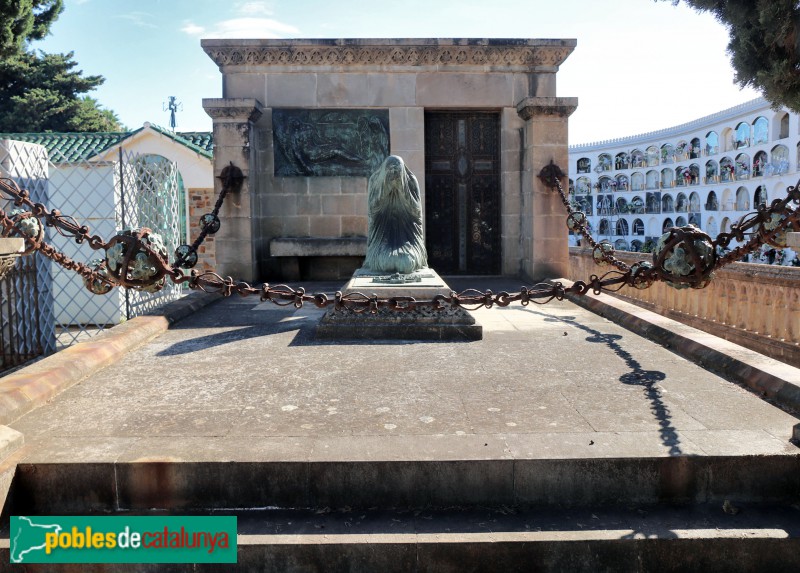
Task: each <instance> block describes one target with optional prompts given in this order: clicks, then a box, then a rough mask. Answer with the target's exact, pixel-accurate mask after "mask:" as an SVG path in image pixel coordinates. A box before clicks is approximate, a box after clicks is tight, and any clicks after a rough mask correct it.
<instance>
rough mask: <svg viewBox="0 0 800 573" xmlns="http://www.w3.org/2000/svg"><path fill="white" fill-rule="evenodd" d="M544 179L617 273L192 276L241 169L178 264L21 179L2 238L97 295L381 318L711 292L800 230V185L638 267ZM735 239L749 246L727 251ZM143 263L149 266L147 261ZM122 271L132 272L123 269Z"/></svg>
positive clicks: (10, 190)
mask: <svg viewBox="0 0 800 573" xmlns="http://www.w3.org/2000/svg"><path fill="white" fill-rule="evenodd" d="M539 178H540V179H541V180H542V182H543V183H544V185H545V186H546V187H548V188H549V189H551V190H555V191H556V192H557V193H558V194H559V196H560V199H561V202H562V203H563V204H564V207H565V209H566V212H567V226H568V228H569V229H571V230H573V231H575V232H577V233H579V234H580V235H581V236H582V237H583V238H584V239H585V240H586V242H587V243H588V244H589V245H590V246H591V247H592V249H593V250H592V256H593V258H594V260H595V262H596V263H597V264H598V265H600V266H602V265H611V266H613V267H615V269H616V270H611V271H608V272H606V273H605V274H600V275H597V274H594V275H592V276H591V277H589V280H588V282H584V281H576V282H574V283H573V284H572V285H571V286H568V287H567V286H565V285H564V284H563V283H560V282H547V283H538V284H535V285H533V286H531V287H522V288H521V289H520V291H519V292H513V293H509V292H506V291H502V292H499V293H493V292H492V291H491V290H487V291H485V292H484V291H480V290H476V289H467V290H465V291H462V292H460V293H457V292H454V291H453V292H451V293H450V295H449V296H445V295H437V296H434V297H433V298H431V299H428V300H417V299H415V298H414V297H410V296H402V297H390V298H378V297H377V296H376V295H372V296H368V295H366V294H362V293H347V294H343V293H342V292H341V291H338V292H336V293H335V294H333V296H330V295H328V294H325V293H314V294H308V293H306V292H305V289H303V288H298V289H294V288H292V287H290V286H288V285H285V284H279V285H274V286H273V285H270V284H269V283H264V284H262V285H261V286H253V285H250V284H249V283H247V282H243V281H236V280H234V279H233V278H231V277H222V276H220V275H219V274H217V273H215V272H213V271H205V272H197V271H194V270H192V271H191V273H190V274H189V275H186V274H185V273H184V272H183V270H181V269H182V268H184V269H189V268H191V267H193V266H194V265H195V264H196V263H197V253H198V249H199V247H200V245H201V244H202V243H203V241H204V240H205V239H206V237H207V236H208V235H210V234H214V233H216V232H217V231H218V230H219V228H220V219H219V211H220V209H221V208H222V205H223V202H224V200H225V197H226V196H227V195H228V194H229V193H236V192H238V191H239V190H240V189H241V186H242V182H243V180H244V176H243V174H242V171H241V170H240V169H239V168H238V167H236V166H235V165H233V163H231V164H230V165H228V166H227V167H225V168H224V169H223V170H222V173H221V174H220V176H219V179H220V180H221V183H222V189H221V191H220V194H219V196H218V198H217V201H216V204H215V205H214V209H213V211H212V212H211V213H208V214H206V215H203V216H202V217H201V225H200V226H201V230H200V233H199V235H198V236H197V238H196V239H195V240H194V241H193V242H192V244H191V245H181V246H180V247H178V249H177V250H176V252H175V262H174V263H173V264H170V263H169V261H168V260H167V257H166V253H165V252H164V251H162V250H160V248H159V245H158V241H159V240H160V239H159V238H157V234H155V233H153V232H152V231H150V230H149V229H137V230H134V231H131V230H125V231H122V232H121V233H119V234H117V235H116V236H115V237H113V238H112V239H111V240H110V241H107V242H106V241H104V240H103V239H102V237H99V236H97V235H91V234H90V232H89V228H88V227H86V226H82V225H78V223H77V222H76V221H75V219H73V218H72V217H69V216H65V215H62V214H61V212H60V211H58V210H56V209H54V210H52V211H48V210H47V208H46V207H45V206H44V205H42V204H41V203H33V202H32V201H31V200H30V195H29V193H28V192H27V191H26V190H23V189H20V188H19V186H18V185H17V184H16V182H14V181H13V180H11V179H0V196H2V195H5V196H7V198H8V199H10V200H12V201H13V204H14V206H16V207H18V208H20V207H22V208H24V209H16V210H14V211H12V212H11V213H10V214H9V213H6V212H5V211H4V210H2V209H0V225H2V229H0V236H3V237H8V236H19V237H22V238H23V239H25V242H26V249H25V254H28V253H31V252H34V251H38V252H40V253H42V255H44V256H46V257H48V258H50V259H52V260H53V261H55V262H56V263H58V264H59V265H61V266H62V267H64V268H66V269H68V270H72V271H75V272H77V273H79V274H80V275H81V276H82V277H83V278H84V281H85V283H86V284H87V287H90V285H91V287H90V290H92V291H93V292H96V293H105V292H108V291H109V290H110V288H111V287H113V286H120V287H126V288H142V289H146V288H149V287H152V286H153V285H154V284H155V285H156V287H157V288H160V286H158V284H156V283H158V281H160V284H161V285H163V281H164V279H165V278H166V277H169V279H170V280H172V281H173V282H174V283H176V284H177V283H186V284H187V286H188V287H189V288H190V289H193V290H201V291H204V292H212V293H219V294H220V295H222V296H226V297H227V296H232V295H234V294H237V295H239V296H242V297H245V296H258V297H259V298H260V300H261V301H269V302H272V303H274V304H276V305H279V306H289V305H292V306H294V307H296V308H300V307H302V306H303V305H304V304H313V305H314V306H316V307H318V308H327V307H334V308H337V309H340V310H341V309H347V310H349V311H352V312H356V313H364V312H369V313H376V312H378V311H379V310H380V309H384V308H385V309H389V310H391V311H394V312H409V311H414V310H417V309H421V308H427V309H430V310H434V311H443V310H447V309H450V308H456V307H461V308H465V309H467V310H476V309H478V308H491V307H493V306H500V307H505V306H508V305H510V304H512V303H516V302H519V303H520V304H522V305H523V306H527V305H528V304H530V303H534V304H546V303H548V302H550V301H552V300H554V299H555V300H562V299H563V298H564V297H565V296H567V295H569V294H575V295H584V294H586V293H587V292H589V291H592V292H593V293H595V294H600V293H601V292H616V291H618V290H620V289H622V288H623V287H624V286H632V287H635V288H640V289H642V288H648V287H649V286H651V285H652V284H653V283H655V282H657V281H663V282H666V283H667V284H668V285H670V286H674V287H677V288H684V287H686V286H691V287H692V288H703V287H705V286H706V285H707V284H708V283H709V282H710V281H711V280H712V278H713V272H714V271H715V270H717V269H719V268H722V267H723V266H725V265H728V264H730V263H733V262H735V261H738V260H740V259H741V258H742V257H744V256H745V255H747V254H750V253H752V252H754V251H756V250H757V249H759V248H760V247H761V246H762V245H764V244H768V245H772V246H775V247H781V246H785V245H786V233H787V232H788V231H791V230H800V209H798V206H800V182H799V184H798V185H795V186H793V187H789V188H788V189H787V195H786V197H785V198H783V199H776V200H774V201H773V202H772V203H771V204H770V206H769V207H767V206H766V205H761V206H759V208H758V210H757V211H756V212H754V213H749V214H747V215H745V216H743V217H742V218H741V219H740V220H739V221H738V222H737V223H735V224H733V225H731V228H730V231H729V232H727V233H721V234H720V235H718V236H717V238H716V239H714V240H713V241H712V240H711V239H710V237H708V235H706V234H705V233H703V232H702V231H700V230H699V229H697V228H696V227H694V226H691V225H688V226H686V227H680V228H678V227H673V228H672V229H669V230H668V231H667V232H666V233H665V234H664V235H662V237H661V238H660V239H659V241H658V245H657V247H656V249H655V251H654V253H653V262H652V263H651V262H648V261H639V262H637V263H635V264H633V265H630V266H629V265H627V264H626V263H624V262H623V261H621V260H620V259H618V258H617V257H615V256H614V247H613V245H611V243H609V242H607V241H601V242H598V241H596V240H595V239H594V237H592V235H591V234H590V233H589V228H588V219H587V217H586V214H585V213H582V212H581V211H576V210H574V209H573V207H572V203H571V201H570V199H569V197H568V196H567V194H566V193H565V192H564V188H563V186H562V182H561V180H562V179H564V178H566V175H565V174H564V173H563V172H562V171H561V169H559V167H558V166H557V165H555V164H554V163H553V162H552V161H551V162H550V164H549V165H547V166H545V168H543V169H542V171H541V172H540V174H539ZM31 219H35V220H36V221H43V222H44V224H45V225H46V226H48V227H52V228H54V229H55V230H56V231H57V232H58V233H59V234H60V235H62V236H64V237H69V238H72V239H73V240H74V241H75V242H76V243H78V244H82V243H84V242H85V243H87V244H88V245H89V246H90V247H91V248H92V249H93V250H96V251H100V250H104V251H106V257H105V259H104V260H103V261H101V262H100V263H99V264H98V265H93V266H90V265H86V264H84V263H79V262H77V261H74V260H73V259H71V258H69V257H68V256H66V255H65V254H64V253H61V252H59V251H58V250H56V249H55V248H54V247H52V246H51V245H49V244H47V243H46V242H45V241H44V233H43V228H42V227H41V224H40V223H39V225H38V228H37V226H36V224H33V223H31V222H30V220H31ZM734 240H735V241H737V242H743V241H746V242H744V244H742V245H739V246H737V247H735V248H734V249H731V250H729V251H728V252H724V250H725V249H727V248H728V246H729V245H730V244H731V242H732V241H734ZM120 245H122V246H120ZM113 248H116V249H118V250H119V251H120V252H125V253H127V258H125V257H123V256H122V255H120V256H119V257H117V258H114V257H112V256H110V250H111V249H113ZM134 253H141V254H142V255H141V256H144V257H145V259H144V260H145V262H146V263H148V264H149V265H153V267H154V268H153V269H152V271H151V272H149V273H148V275H147V276H148V277H149V280H150V281H151V283H152V284H150V285H148V284H147V278H146V279H145V280H142V277H141V274H140V275H134V276H136V279H137V280H133V279H131V278H130V277H128V274H127V265H128V264H132V263H129V261H130V259H131V257H132V256H133V254H134ZM117 254H119V253H117ZM112 259H113V260H112ZM137 264H140V265H143V264H144V263H142V261H138V263H137ZM118 265H122V266H123V267H124V268H123V269H117V268H116V267H117V266H118ZM110 271H115V272H110Z"/></svg>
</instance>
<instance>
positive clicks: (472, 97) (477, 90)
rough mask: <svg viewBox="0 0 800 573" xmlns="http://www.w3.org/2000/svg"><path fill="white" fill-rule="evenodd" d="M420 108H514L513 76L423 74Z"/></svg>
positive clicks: (418, 76) (420, 88) (420, 86)
mask: <svg viewBox="0 0 800 573" xmlns="http://www.w3.org/2000/svg"><path fill="white" fill-rule="evenodd" d="M416 103H417V105H419V106H423V107H454V106H458V107H466V108H470V107H472V108H474V107H497V106H502V107H506V106H512V105H515V104H516V103H517V102H515V101H514V84H513V80H512V77H511V75H509V74H498V73H449V74H437V73H420V74H418V75H417V101H416Z"/></svg>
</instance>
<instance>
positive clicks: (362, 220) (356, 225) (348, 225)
mask: <svg viewBox="0 0 800 573" xmlns="http://www.w3.org/2000/svg"><path fill="white" fill-rule="evenodd" d="M366 234H367V218H366V217H364V216H349V215H345V216H343V217H342V236H344V237H351V236H365V235H366Z"/></svg>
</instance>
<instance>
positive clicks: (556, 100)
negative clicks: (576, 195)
mask: <svg viewBox="0 0 800 573" xmlns="http://www.w3.org/2000/svg"><path fill="white" fill-rule="evenodd" d="M577 106H578V98H560V97H529V98H525V99H523V100H522V101H521V102H520V103H519V104H518V105H517V113H518V114H519V116H520V117H521V118H522V119H523V120H524V121H525V128H524V137H523V139H524V141H523V155H524V157H523V169H524V173H523V177H522V185H523V191H522V193H523V207H522V211H523V212H522V215H521V216H522V224H521V232H522V240H521V243H522V253H521V254H522V272H523V273H524V274H525V275H527V276H528V277H529V278H531V279H534V280H539V279H543V278H560V277H566V276H568V274H569V242H568V235H567V227H566V217H567V213H566V211H565V209H564V205H563V203H562V202H561V198H560V197H559V195H558V193H557V192H556V191H553V190H551V189H548V188H547V187H546V186H545V185H544V183H542V181H541V180H540V179H539V178H538V177H537V175H538V174H539V172H540V171H541V169H542V168H543V167H545V166H546V165H548V164H549V163H550V161H553V162H554V163H555V164H556V165H558V166H559V167H561V170H562V171H564V172H565V173H566V172H567V165H568V163H569V155H568V150H567V142H568V132H567V126H568V119H567V118H568V117H569V116H570V114H572V112H574V111H575V108H576V107H577ZM562 185H564V187H565V189H566V187H567V181H566V178H565V179H564V181H562Z"/></svg>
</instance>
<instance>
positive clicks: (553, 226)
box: [202, 39, 577, 280]
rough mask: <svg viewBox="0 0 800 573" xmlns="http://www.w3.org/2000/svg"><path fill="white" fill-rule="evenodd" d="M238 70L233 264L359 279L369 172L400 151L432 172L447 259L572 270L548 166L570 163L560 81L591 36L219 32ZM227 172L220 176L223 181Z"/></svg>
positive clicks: (221, 103)
mask: <svg viewBox="0 0 800 573" xmlns="http://www.w3.org/2000/svg"><path fill="white" fill-rule="evenodd" d="M202 45H203V49H204V50H205V51H206V53H207V54H208V55H209V56H210V57H211V58H212V59H213V60H214V62H215V63H216V64H217V65H218V66H219V69H220V71H221V73H222V86H223V88H222V95H223V97H222V98H219V99H205V100H203V105H204V108H205V109H206V111H207V112H208V114H209V115H210V116H211V117H212V118H213V122H214V142H215V149H214V162H215V174H216V175H219V173H220V172H221V171H222V169H223V168H224V167H225V166H227V165H229V164H230V163H233V164H234V165H236V166H237V167H240V168H241V169H242V171H243V172H244V175H245V183H244V185H243V188H242V191H241V192H240V193H238V194H237V196H235V197H232V198H231V200H229V201H226V203H225V206H224V207H223V210H222V213H221V219H222V228H221V230H220V231H219V233H218V234H217V235H216V248H217V267H218V271H219V272H220V273H221V274H223V275H231V276H235V277H238V278H242V279H244V280H259V279H266V280H274V278H276V277H281V278H287V279H296V278H316V279H319V278H345V277H349V276H350V274H351V273H352V271H353V270H355V269H356V268H358V267H359V266H360V265H361V261H362V260H363V257H364V254H365V249H366V235H367V182H368V179H369V175H370V173H371V172H372V171H374V170H375V168H376V167H377V166H378V165H380V163H381V162H382V161H383V160H384V159H385V158H386V157H387V156H388V155H390V154H391V155H398V156H400V157H402V159H403V161H404V162H405V164H406V165H407V166H408V167H409V169H410V170H411V171H412V172H413V173H414V174H415V175H416V177H417V180H418V181H419V187H420V194H421V202H422V206H423V211H424V214H423V222H424V227H425V237H426V247H427V251H428V259H429V264H430V266H431V267H432V268H434V269H436V270H437V271H439V272H440V273H441V274H505V275H524V276H526V277H528V278H542V277H548V276H549V277H559V276H566V274H567V264H568V262H567V261H568V254H567V253H568V246H567V245H568V243H567V235H566V232H565V224H564V220H565V219H564V218H565V213H564V209H563V205H562V204H561V202H560V199H559V198H558V195H557V194H555V193H553V192H551V191H549V190H548V189H547V188H546V187H545V186H544V184H543V183H542V182H541V181H540V180H539V179H538V178H537V174H538V173H539V171H540V170H541V169H542V168H543V167H544V166H545V165H547V164H548V163H549V162H550V161H551V160H552V161H554V162H555V163H556V164H558V165H561V166H563V167H564V170H565V171H566V166H567V163H568V152H567V121H568V117H569V115H570V114H571V113H572V111H574V109H575V107H576V106H577V99H576V98H562V97H557V95H556V75H557V72H558V68H559V66H560V64H561V63H562V62H563V61H564V60H565V59H566V58H567V56H568V55H569V54H570V53H571V52H572V50H573V49H574V47H575V45H576V42H575V40H562V39H555V40H553V39H547V40H535V39H524V40H494V39H428V40H425V39H380V40H369V39H341V40H204V41H203V43H202ZM219 185H220V184H219V182H218V183H217V186H218V188H219Z"/></svg>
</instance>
